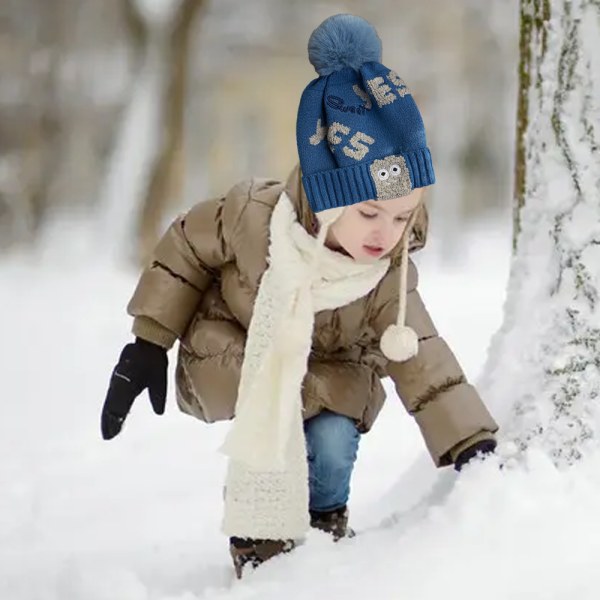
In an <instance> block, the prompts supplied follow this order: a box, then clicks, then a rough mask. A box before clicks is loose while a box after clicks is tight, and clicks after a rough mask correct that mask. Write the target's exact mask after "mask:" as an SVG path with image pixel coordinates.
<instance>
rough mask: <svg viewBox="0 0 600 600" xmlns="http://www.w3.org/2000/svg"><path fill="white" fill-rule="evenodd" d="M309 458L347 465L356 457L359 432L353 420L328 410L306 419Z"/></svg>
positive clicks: (341, 465)
mask: <svg viewBox="0 0 600 600" xmlns="http://www.w3.org/2000/svg"><path fill="white" fill-rule="evenodd" d="M305 431H306V440H307V447H308V456H309V459H314V458H316V457H317V456H318V460H319V461H320V462H321V461H323V462H327V463H331V464H332V466H333V465H336V464H337V465H339V466H340V467H345V466H347V463H353V462H354V460H355V459H356V453H357V450H358V442H359V438H360V434H359V433H358V430H357V428H356V424H355V422H354V421H353V420H352V419H351V418H349V417H346V416H345V415H339V414H337V413H333V412H330V411H324V412H322V413H321V414H319V415H317V416H316V417H313V418H312V419H310V420H309V421H307V423H306V426H305Z"/></svg>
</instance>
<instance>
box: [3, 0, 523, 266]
mask: <svg viewBox="0 0 600 600" xmlns="http://www.w3.org/2000/svg"><path fill="white" fill-rule="evenodd" d="M340 12H349V13H353V14H357V15H360V16H362V17H364V18H366V19H367V20H369V21H370V22H371V23H373V24H374V25H375V27H376V28H377V30H378V32H379V34H380V37H381V38H382V41H383V63H384V64H386V65H387V66H389V67H390V68H393V69H394V70H396V71H397V72H398V73H399V74H400V76H401V77H403V78H404V79H405V80H406V82H407V83H408V85H409V86H410V87H411V89H412V91H413V94H414V96H415V99H416V101H417V104H418V105H419V107H420V109H421V112H422V114H423V118H424V121H425V126H426V130H427V135H428V142H429V146H430V148H431V150H432V155H433V158H434V162H435V166H436V174H437V185H435V186H434V187H433V188H432V189H431V192H430V193H429V194H428V202H429V206H430V208H431V215H432V223H433V227H434V229H435V231H436V232H437V234H438V236H439V238H440V239H441V242H440V243H441V244H443V245H444V247H445V248H446V250H447V251H448V253H449V254H451V252H452V250H453V249H456V248H457V247H458V239H459V238H458V236H459V235H460V232H461V228H463V227H464V226H465V223H468V221H469V220H477V219H484V218H504V217H505V216H506V215H507V214H509V213H510V206H511V199H512V185H513V172H512V171H513V167H512V165H513V154H514V151H513V147H514V137H515V115H516V88H517V61H518V2H517V0H486V2H482V1H481V0H455V1H453V2H448V1H447V0H423V1H421V2H416V1H414V0H369V1H364V0H363V1H358V0H354V1H353V0H339V1H326V0H319V1H316V0H2V2H0V251H1V252H5V251H7V250H8V249H9V248H11V249H15V248H17V249H18V248H20V247H22V246H30V245H32V244H35V241H36V239H38V238H39V235H40V232H41V231H43V230H44V227H45V225H46V224H47V223H48V222H50V221H52V219H56V218H69V217H72V216H73V215H79V216H82V215H85V217H86V218H88V219H90V220H91V221H92V222H93V224H94V228H95V230H96V232H97V233H98V235H100V236H101V239H102V240H103V244H104V248H105V249H107V250H109V251H110V252H111V253H112V254H114V255H115V256H117V257H119V259H120V260H122V261H131V260H133V261H136V260H140V259H141V260H143V259H144V258H146V257H147V255H148V252H149V251H150V249H151V248H152V246H153V245H154V243H155V241H156V239H157V236H158V235H159V234H160V233H161V232H162V231H163V230H164V228H165V226H166V224H167V222H168V221H170V219H171V218H172V217H173V216H174V214H176V213H178V212H181V211H182V210H184V209H185V208H186V207H188V206H190V205H192V204H193V203H195V202H198V201H200V200H202V199H203V198H209V197H212V196H215V195H219V194H222V193H224V192H225V191H226V190H227V189H228V188H229V187H230V186H231V185H233V184H234V183H236V182H237V181H238V180H240V179H242V178H244V177H247V176H249V175H257V176H266V177H273V178H278V179H281V178H285V177H286V176H287V174H288V171H289V170H290V169H291V168H292V166H293V165H294V164H295V162H296V161H297V153H296V140H295V120H296V111H297V107H298V101H299V98H300V94H301V91H302V89H303V88H304V87H305V86H306V84H307V83H308V82H309V81H310V80H312V79H313V78H314V77H316V73H315V72H314V70H313V69H312V66H311V65H310V64H309V62H308V58H307V50H306V45H307V41H308V38H309V35H310V33H311V32H312V30H313V29H314V28H315V27H316V26H317V25H318V24H319V23H320V22H321V21H322V20H323V19H324V18H326V17H328V16H330V15H332V14H335V13H340ZM508 218H510V217H508Z"/></svg>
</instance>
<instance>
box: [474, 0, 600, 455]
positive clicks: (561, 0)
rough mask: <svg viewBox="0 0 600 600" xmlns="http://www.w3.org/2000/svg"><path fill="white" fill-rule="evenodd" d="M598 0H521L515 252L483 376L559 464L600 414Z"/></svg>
mask: <svg viewBox="0 0 600 600" xmlns="http://www.w3.org/2000/svg"><path fill="white" fill-rule="evenodd" d="M599 40H600V2H599V1H598V0H573V1H569V0H522V1H521V61H520V90H519V100H518V124H517V130H518V139H517V149H516V157H517V161H516V180H515V236H516V240H517V241H516V246H515V256H514V260H513V265H512V269H511V275H510V282H509V287H508V296H507V302H506V305H505V322H504V325H503V328H502V330H501V331H500V332H499V333H498V334H497V336H496V338H495V339H494V340H493V343H492V347H491V351H490V359H489V362H488V366H487V369H486V375H485V378H484V386H485V387H486V388H487V391H488V392H489V393H488V397H490V398H491V399H492V400H493V402H490V403H491V404H492V409H493V410H495V412H496V414H497V416H498V417H499V419H500V421H501V422H502V424H503V425H504V432H505V434H506V435H507V436H508V438H509V439H512V440H514V441H515V442H516V444H517V447H518V448H519V449H520V450H524V449H526V448H528V447H530V446H536V447H541V448H543V450H544V451H545V452H547V453H548V454H549V455H550V456H551V457H552V458H553V460H554V461H555V462H556V463H557V464H569V463H572V462H573V461H575V460H577V459H579V458H580V457H581V456H582V455H583V454H585V452H586V449H587V448H588V447H595V446H598V442H599V439H598V435H599V433H600V419H599V414H600V411H599V410H598V394H599V393H600V303H599V294H598V288H599V284H600V277H599V273H600V268H599V265H600V150H599V145H598V136H599V132H598V123H599V122H600V121H599V116H600V79H599V78H598V73H600V44H599Z"/></svg>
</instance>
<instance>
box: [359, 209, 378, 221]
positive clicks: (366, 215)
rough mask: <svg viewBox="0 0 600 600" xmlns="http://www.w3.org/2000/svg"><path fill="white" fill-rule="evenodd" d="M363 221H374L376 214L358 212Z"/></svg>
mask: <svg viewBox="0 0 600 600" xmlns="http://www.w3.org/2000/svg"><path fill="white" fill-rule="evenodd" d="M358 212H359V213H360V214H361V215H362V216H363V217H364V218H365V219H374V218H375V217H376V216H377V213H366V212H363V211H362V210H359V211H358Z"/></svg>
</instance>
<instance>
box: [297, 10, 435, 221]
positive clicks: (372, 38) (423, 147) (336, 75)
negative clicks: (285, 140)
mask: <svg viewBox="0 0 600 600" xmlns="http://www.w3.org/2000/svg"><path fill="white" fill-rule="evenodd" d="M308 54H309V60H310V62H311V63H312V65H313V66H314V67H315V69H316V71H317V73H318V74H319V77H318V78H317V79H314V80H313V81H311V82H310V83H309V84H308V86H307V87H306V89H305V90H304V92H303V93H302V98H301V99H300V106H299V108H298V120H297V123H296V141H297V144H298V154H299V157H300V167H301V169H302V183H303V185H304V190H305V192H306V196H307V198H308V201H309V203H310V206H311V208H312V210H313V211H314V212H319V211H323V210H326V209H329V208H336V207H343V206H348V205H350V204H355V203H357V202H363V201H365V200H387V199H390V198H397V197H399V196H406V195H408V194H410V192H411V191H412V190H413V189H415V188H419V187H425V186H428V185H431V184H432V183H434V182H435V175H434V172H433V165H432V162H431V154H430V152H429V148H428V147H427V141H426V139H425V128H424V126H423V120H422V119H421V114H420V113H419V109H418V108H417V105H416V104H415V101H414V100H413V97H412V95H411V93H410V90H409V89H408V87H407V86H406V84H405V83H404V81H403V80H402V79H401V78H400V77H399V76H398V75H397V73H395V72H394V71H392V70H391V69H389V68H387V67H385V66H384V65H382V64H381V62H380V61H381V40H380V39H379V36H378V35H377V32H376V31H375V28H374V27H373V26H372V25H371V24H370V23H368V22H367V21H365V20H364V19H362V18H360V17H356V16H353V15H344V14H341V15H334V16H332V17H329V18H328V19H326V20H325V21H323V23H321V25H319V27H317V29H315V31H313V33H312V35H311V37H310V39H309V42H308Z"/></svg>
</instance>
